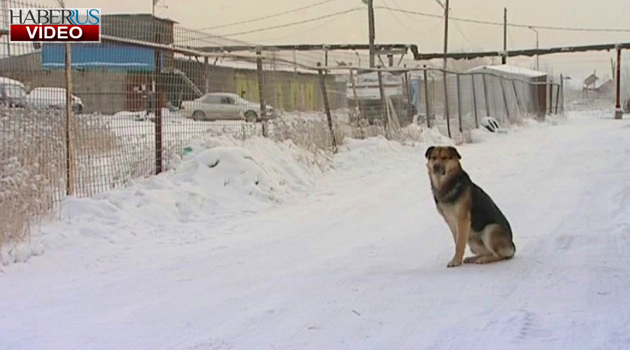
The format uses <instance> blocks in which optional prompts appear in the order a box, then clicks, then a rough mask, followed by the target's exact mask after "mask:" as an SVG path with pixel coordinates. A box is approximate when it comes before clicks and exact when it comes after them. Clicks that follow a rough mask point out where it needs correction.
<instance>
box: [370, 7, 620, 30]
mask: <svg viewBox="0 0 630 350" xmlns="http://www.w3.org/2000/svg"><path fill="white" fill-rule="evenodd" d="M374 8H375V9H383V10H390V11H394V12H402V13H407V14H411V15H416V16H424V17H432V18H443V16H441V15H436V14H432V13H424V12H417V11H410V10H403V9H393V8H390V7H387V6H375V7H374ZM449 19H450V20H453V21H459V22H467V23H476V24H486V25H494V26H503V23H499V22H491V21H481V20H475V19H468V18H458V17H449ZM508 26H509V27H516V28H529V27H533V28H536V29H546V30H562V31H574V32H609V33H610V32H617V33H630V29H619V28H573V27H553V26H538V25H531V24H517V23H508Z"/></svg>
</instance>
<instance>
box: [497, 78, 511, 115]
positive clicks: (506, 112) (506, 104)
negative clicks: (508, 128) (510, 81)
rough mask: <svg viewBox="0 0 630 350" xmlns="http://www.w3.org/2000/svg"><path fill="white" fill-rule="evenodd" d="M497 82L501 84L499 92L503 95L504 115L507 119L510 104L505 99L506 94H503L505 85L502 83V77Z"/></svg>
mask: <svg viewBox="0 0 630 350" xmlns="http://www.w3.org/2000/svg"><path fill="white" fill-rule="evenodd" d="M499 84H500V85H501V94H502V95H503V104H504V105H505V115H506V116H507V119H508V120H509V119H510V105H509V104H508V101H507V95H506V94H505V85H504V84H503V78H500V79H499Z"/></svg>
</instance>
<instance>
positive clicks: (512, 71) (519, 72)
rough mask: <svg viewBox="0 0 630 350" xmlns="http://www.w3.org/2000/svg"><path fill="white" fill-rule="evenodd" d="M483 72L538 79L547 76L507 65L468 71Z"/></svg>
mask: <svg viewBox="0 0 630 350" xmlns="http://www.w3.org/2000/svg"><path fill="white" fill-rule="evenodd" d="M483 70H487V71H495V72H500V73H506V74H513V75H522V76H527V77H530V78H538V77H543V76H546V75H547V73H545V72H540V71H536V70H531V69H527V68H523V67H517V66H510V65H507V64H503V65H498V66H481V67H475V68H473V69H471V70H469V72H477V71H483Z"/></svg>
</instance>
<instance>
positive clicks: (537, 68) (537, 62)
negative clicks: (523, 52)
mask: <svg viewBox="0 0 630 350" xmlns="http://www.w3.org/2000/svg"><path fill="white" fill-rule="evenodd" d="M527 28H529V29H531V30H533V31H534V33H536V50H538V31H537V30H536V29H534V27H532V26H529V27H527ZM539 64H540V62H539V61H538V54H536V70H540V65H539Z"/></svg>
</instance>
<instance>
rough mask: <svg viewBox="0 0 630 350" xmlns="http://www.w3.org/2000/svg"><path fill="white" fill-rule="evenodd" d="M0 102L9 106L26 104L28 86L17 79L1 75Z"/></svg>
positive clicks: (23, 105)
mask: <svg viewBox="0 0 630 350" xmlns="http://www.w3.org/2000/svg"><path fill="white" fill-rule="evenodd" d="M0 104H2V105H5V106H8V107H25V106H26V87H25V86H24V84H23V83H22V82H19V81H17V80H13V79H9V78H5V77H0Z"/></svg>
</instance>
